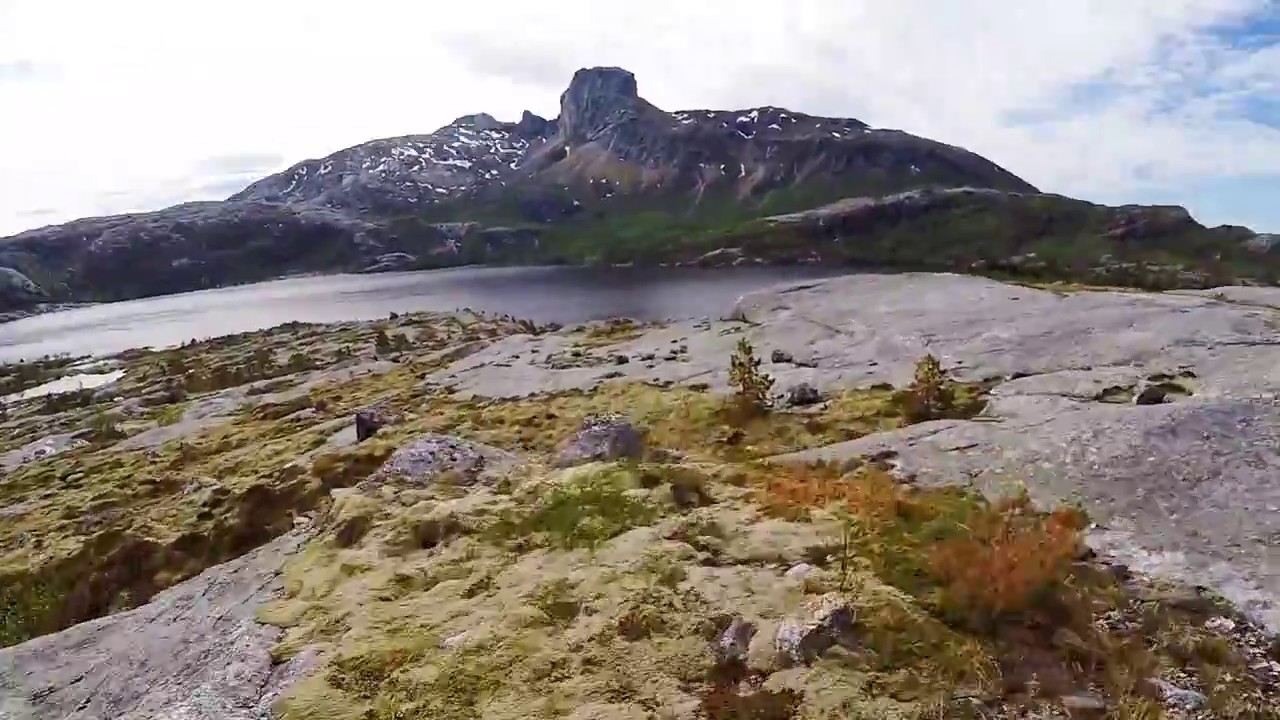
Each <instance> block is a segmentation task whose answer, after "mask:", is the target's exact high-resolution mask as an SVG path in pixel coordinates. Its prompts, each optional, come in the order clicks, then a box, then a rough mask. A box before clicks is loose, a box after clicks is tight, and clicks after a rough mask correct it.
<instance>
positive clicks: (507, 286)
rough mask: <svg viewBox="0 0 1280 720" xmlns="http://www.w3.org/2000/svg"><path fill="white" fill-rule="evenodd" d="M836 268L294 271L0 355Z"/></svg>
mask: <svg viewBox="0 0 1280 720" xmlns="http://www.w3.org/2000/svg"><path fill="white" fill-rule="evenodd" d="M842 272H847V271H841V270H838V269H831V268H826V269H823V268H812V267H792V268H734V269H719V270H698V269H684V268H670V269H662V268H659V269H648V268H646V269H639V268H605V269H601V268H591V269H587V268H563V267H557V268H455V269H451V270H433V271H429V272H413V273H390V274H385V275H333V276H326V277H310V278H292V279H288V280H277V281H273V282H267V283H259V284H256V285H242V286H238V287H231V288H222V289H219V290H202V291H200V292H192V293H183V294H181V295H169V296H165V297H158V298H148V299H144V300H130V301H127V302H119V303H109V304H106V305H96V306H93V307H86V308H79V309H76V310H67V311H64V312H58V313H51V314H48V315H38V316H36V317H30V318H24V319H22V320H18V321H15V322H10V323H3V324H0V361H6V362H11V361H14V360H19V359H28V360H30V359H34V358H38V357H42V356H44V355H52V354H59V353H69V354H72V355H100V354H106V353H114V352H119V351H121V350H127V349H129V348H134V347H144V346H151V347H165V346H169V345H177V344H178V343H181V342H184V341H187V340H191V339H193V338H197V339H203V338H208V337H216V336H219V335H228V334H231V333H238V332H245V331H248V330H259V329H262V328H268V327H272V326H275V325H279V324H281V323H285V322H289V321H295V320H296V321H301V322H335V321H339V320H371V319H374V318H379V317H386V315H387V314H388V313H390V312H401V313H402V312H412V311H415V310H445V311H447V310H454V309H457V308H463V307H470V308H473V309H476V310H484V311H487V312H492V313H505V314H509V315H515V316H516V317H521V318H528V319H531V320H536V321H538V322H559V323H577V322H584V321H587V320H599V319H604V318H608V317H617V316H625V317H632V318H636V319H639V320H667V319H682V318H692V317H704V316H709V315H717V314H720V313H723V312H726V311H727V310H728V309H729V308H730V307H731V306H732V305H733V302H734V301H735V300H736V299H737V298H738V297H739V296H740V295H742V294H743V293H746V292H750V291H753V290H758V289H761V288H764V287H768V286H770V285H775V284H778V283H785V282H793V281H797V280H803V279H807V278H815V277H830V276H832V275H838V274H842Z"/></svg>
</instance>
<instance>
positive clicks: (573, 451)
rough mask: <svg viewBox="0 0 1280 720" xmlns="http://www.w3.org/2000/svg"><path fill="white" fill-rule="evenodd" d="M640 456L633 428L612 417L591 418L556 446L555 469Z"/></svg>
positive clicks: (640, 441)
mask: <svg viewBox="0 0 1280 720" xmlns="http://www.w3.org/2000/svg"><path fill="white" fill-rule="evenodd" d="M644 454H645V442H644V437H643V436H642V435H641V434H640V431H639V430H636V428H635V426H634V425H632V424H631V423H629V422H627V421H626V420H623V419H622V418H621V417H619V416H616V415H593V416H590V417H588V418H587V419H586V420H585V421H583V423H582V427H581V428H580V429H579V430H578V431H577V432H576V433H574V434H573V437H571V438H569V439H568V440H566V441H565V442H564V444H563V445H562V446H561V447H560V452H559V453H558V454H557V455H556V466H558V467H572V466H574V465H583V464H586V463H589V462H610V461H613V460H621V459H624V458H630V459H639V458H641V457H643V456H644Z"/></svg>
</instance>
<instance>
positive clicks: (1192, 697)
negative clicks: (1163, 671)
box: [1148, 678, 1209, 710]
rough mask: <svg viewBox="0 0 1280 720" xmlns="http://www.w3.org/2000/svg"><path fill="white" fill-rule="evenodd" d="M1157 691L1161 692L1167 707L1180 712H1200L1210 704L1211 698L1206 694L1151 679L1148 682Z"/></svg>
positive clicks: (1165, 681)
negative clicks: (1206, 704)
mask: <svg viewBox="0 0 1280 720" xmlns="http://www.w3.org/2000/svg"><path fill="white" fill-rule="evenodd" d="M1148 682H1150V683H1151V685H1152V686H1153V687H1155V689H1156V690H1159V691H1160V697H1161V698H1162V699H1163V700H1164V703H1165V705H1168V706H1169V707H1171V708H1177V709H1180V710H1198V709H1200V708H1201V707H1204V704H1205V703H1207V702H1209V698H1207V697H1205V696H1204V693H1200V692H1196V691H1195V690H1184V689H1182V688H1180V687H1178V686H1177V685H1174V684H1173V683H1171V682H1169V681H1167V680H1161V679H1160V678H1151V679H1150V680H1148Z"/></svg>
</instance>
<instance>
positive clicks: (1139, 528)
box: [0, 274, 1280, 720]
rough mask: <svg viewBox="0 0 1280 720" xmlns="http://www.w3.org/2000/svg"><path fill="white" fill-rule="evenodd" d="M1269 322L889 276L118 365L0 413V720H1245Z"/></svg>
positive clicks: (340, 328)
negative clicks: (750, 402) (749, 393)
mask: <svg viewBox="0 0 1280 720" xmlns="http://www.w3.org/2000/svg"><path fill="white" fill-rule="evenodd" d="M743 339H747V340H748V341H749V343H750V344H751V345H752V346H754V348H755V352H756V354H757V355H758V356H759V358H760V359H761V360H762V362H761V364H760V370H761V371H763V372H764V373H767V374H768V375H771V376H772V377H773V378H774V380H775V383H774V385H773V388H772V389H773V395H774V407H773V408H772V410H770V411H769V412H766V413H748V412H746V411H745V410H744V409H743V406H742V404H741V403H740V402H739V401H738V400H736V399H735V388H734V387H732V386H731V378H730V373H729V369H730V360H729V359H730V357H731V356H732V355H733V353H734V352H735V349H736V348H737V347H738V344H739V342H740V341H741V340H743ZM1277 344H1280V291H1276V290H1265V289H1259V288H1221V289H1218V290H1214V291H1204V292H1198V291H1196V292H1180V293H1161V294H1154V293H1136V292H1106V291H1083V292H1066V291H1065V290H1053V289H1037V288H1030V287H1022V286H1015V285H1006V284H1001V283H997V282H994V281H989V280H984V279H979V278H972V277H962V276H952V275H923V274H915V275H892V276H888V275H886V276H874V275H868V276H849V277H845V278H837V279H833V280H826V281H819V282H812V283H806V284H801V285H794V286H789V287H785V288H779V289H776V290H772V291H766V292H762V293H758V294H753V295H749V296H747V297H744V298H743V299H742V300H741V301H740V302H739V303H738V305H737V307H735V308H732V309H731V308H725V309H724V312H723V314H722V315H721V316H718V317H714V318H710V319H706V320H702V321H690V322H679V323H672V324H663V325H654V326H644V325H639V324H635V323H630V322H622V321H618V322H611V323H605V324H599V325H593V326H588V327H578V328H566V329H558V328H541V327H536V326H534V325H532V324H531V323H527V322H521V321H516V320H512V319H509V318H486V317H479V316H475V315H472V314H470V313H465V312H462V313H455V314H448V315H411V316H404V317H395V318H392V319H389V320H387V321H383V322H379V323H367V324H356V323H348V324H340V325H333V326H289V327H282V328H277V329H274V330H271V331H265V332H262V333H252V334H248V335H242V336H236V337H232V338H226V339H220V340H213V341H207V342H204V343H199V344H196V345H193V346H188V347H184V348H179V349H174V350H167V351H160V352H150V351H140V352H132V353H125V354H123V355H121V356H119V357H117V358H114V359H111V360H110V361H109V362H110V363H111V364H114V365H116V366H118V367H119V368H120V369H122V370H124V375H123V377H122V378H121V379H120V380H119V381H118V382H117V383H116V384H115V385H112V386H108V387H107V388H103V389H99V390H96V391H85V392H83V393H75V394H71V395H67V396H55V397H52V398H49V399H45V400H41V399H36V400H29V401H24V402H22V403H18V404H16V405H13V406H11V407H9V408H8V409H7V416H6V418H5V419H4V420H0V468H2V469H3V470H2V472H3V473H4V474H3V475H0V644H3V645H11V646H12V647H8V648H7V649H3V650H0V717H5V718H9V717H13V718H106V717H110V718H130V719H132V718H210V719H212V718H267V717H273V716H278V717H286V718H311V717H324V718H411V717H431V718H527V717H560V716H569V717H576V718H652V717H662V718H708V719H710V720H727V719H730V718H828V717H830V718H836V717H869V718H870V717H875V718H925V717H930V718H934V717H973V718H993V717H998V718H1029V717H1035V718H1051V717H1118V718H1159V717H1169V718H1192V717H1194V718H1217V717H1223V718H1276V717H1280V645H1277V644H1276V643H1275V640H1274V635H1273V633H1275V632H1276V631H1278V630H1280V570H1277V569H1276V568H1277V567H1278V566H1277V565H1276V564H1275V563H1274V562H1272V558H1273V556H1274V554H1275V552H1276V550H1274V548H1275V547H1276V541H1275V539H1276V538H1277V537H1280V536H1278V535H1277V533H1280V513H1277V512H1276V509H1277V507H1280V488H1277V486H1276V484H1275V483H1274V478H1275V477H1276V476H1277V465H1280V454H1278V453H1277V451H1278V449H1280V448H1277V444H1278V443H1280V432H1278V430H1280V407H1278V406H1277V401H1276V393H1277V390H1278V388H1280V352H1278V351H1277V350H1276V348H1275V346H1276V345H1277ZM930 354H931V355H934V356H936V357H937V358H939V359H940V360H941V364H942V367H943V368H944V369H945V370H946V372H947V374H948V375H949V377H950V380H948V381H947V387H948V392H950V393H951V394H952V395H954V402H953V403H952V405H950V406H949V407H947V408H944V409H943V410H944V411H942V412H936V413H932V414H928V413H924V414H922V413H921V412H920V410H919V406H918V404H915V405H913V404H912V398H913V397H916V396H915V395H913V392H916V390H918V388H919V378H918V377H914V375H915V374H916V372H917V370H918V363H919V361H920V359H921V358H922V357H924V356H926V355H930ZM33 372H34V371H33ZM40 372H57V369H56V367H54V368H53V369H52V370H48V369H44V370H40ZM37 374H38V373H37ZM6 377H15V376H13V375H9V376H6ZM38 379H43V377H41V378H38ZM32 381H33V382H34V379H33V380H32ZM913 388H914V389H913ZM931 417H933V418H938V419H929V418H931ZM979 491H980V492H979ZM1028 501H1034V504H1035V507H1038V508H1039V510H1036V509H1035V508H1034V507H1032V506H1031V505H1029V504H1028ZM1085 543H1087V546H1086V545H1085Z"/></svg>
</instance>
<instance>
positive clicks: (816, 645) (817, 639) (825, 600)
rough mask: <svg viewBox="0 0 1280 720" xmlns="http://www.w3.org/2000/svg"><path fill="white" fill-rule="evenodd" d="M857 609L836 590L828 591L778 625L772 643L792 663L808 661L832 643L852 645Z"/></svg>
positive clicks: (827, 648)
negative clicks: (798, 613) (802, 610)
mask: <svg viewBox="0 0 1280 720" xmlns="http://www.w3.org/2000/svg"><path fill="white" fill-rule="evenodd" d="M855 619H856V613H855V611H854V609H853V607H852V606H851V605H850V604H849V601H848V600H846V599H845V598H844V597H843V596H842V595H840V594H839V593H827V594H826V595H823V596H821V597H819V598H816V599H814V600H812V601H810V602H809V603H808V604H807V605H806V607H805V612H804V614H802V615H800V616H798V617H793V618H788V619H786V620H784V621H782V622H781V623H780V624H779V625H778V630H777V633H776V634H775V635H774V639H773V646H774V649H775V650H776V651H777V652H778V654H779V655H781V656H782V657H784V658H786V659H787V660H788V661H789V662H791V663H792V664H794V665H808V664H810V663H812V662H813V661H815V660H817V659H818V658H819V657H821V656H822V654H823V653H825V652H826V651H827V650H829V649H831V648H832V647H834V646H835V645H841V646H843V647H851V646H853V645H854V637H853V623H854V620H855Z"/></svg>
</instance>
